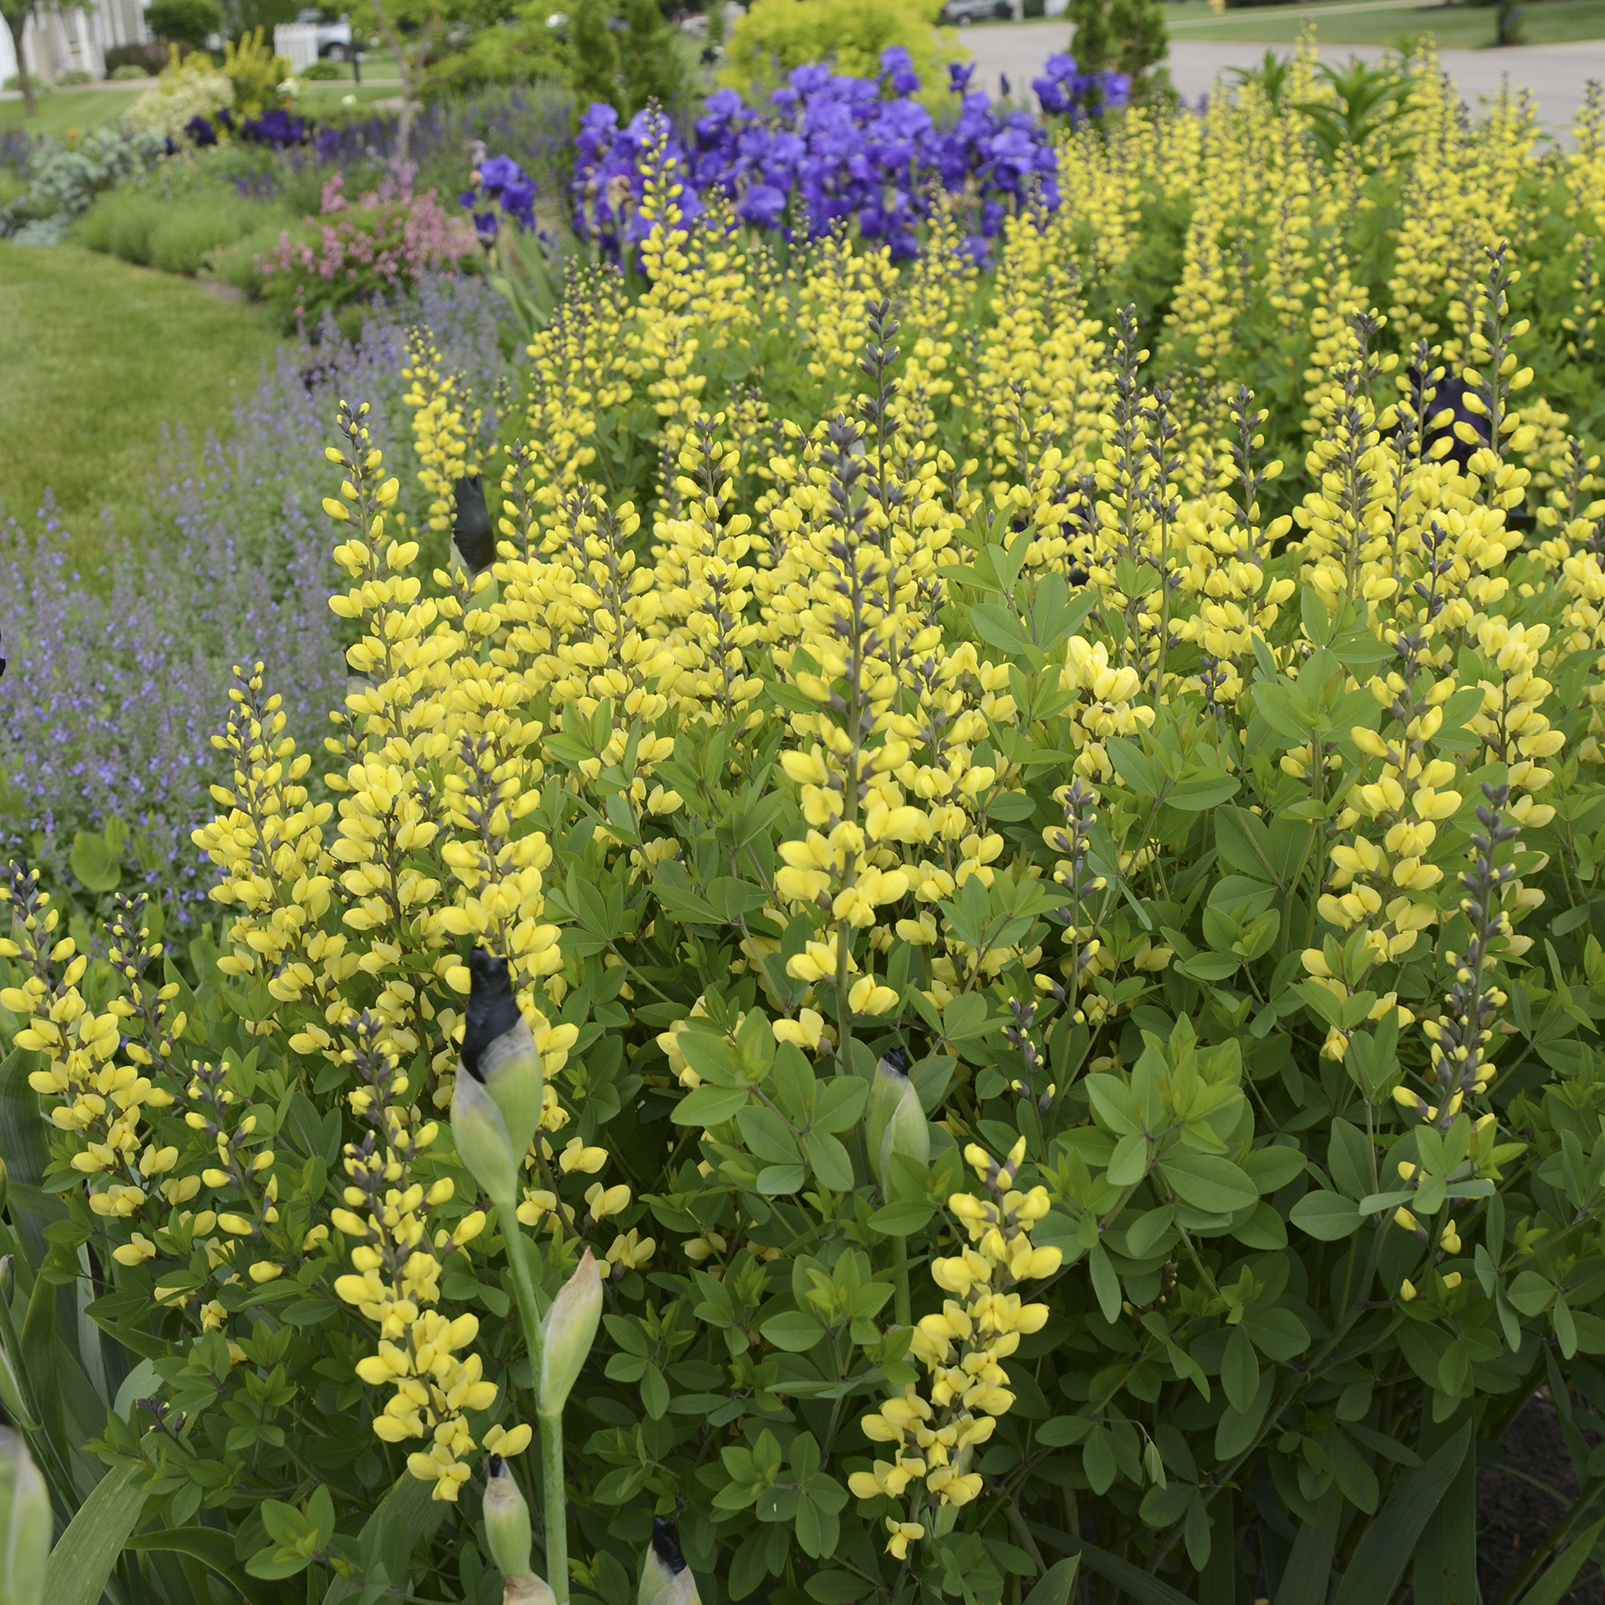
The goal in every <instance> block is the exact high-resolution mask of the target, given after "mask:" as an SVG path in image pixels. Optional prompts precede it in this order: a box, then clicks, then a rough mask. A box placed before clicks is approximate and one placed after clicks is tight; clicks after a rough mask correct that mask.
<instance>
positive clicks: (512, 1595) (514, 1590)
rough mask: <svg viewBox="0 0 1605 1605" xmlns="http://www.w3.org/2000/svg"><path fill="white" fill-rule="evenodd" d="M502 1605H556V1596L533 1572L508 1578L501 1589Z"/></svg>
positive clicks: (549, 1586) (542, 1579) (544, 1581)
mask: <svg viewBox="0 0 1605 1605" xmlns="http://www.w3.org/2000/svg"><path fill="white" fill-rule="evenodd" d="M502 1605H557V1595H556V1594H554V1593H553V1592H552V1590H551V1585H550V1584H548V1583H547V1582H546V1580H545V1579H544V1578H541V1577H537V1576H536V1575H535V1574H534V1572H525V1573H524V1575H523V1576H522V1577H509V1578H508V1579H507V1580H506V1582H505V1584H504V1585H503V1589H502Z"/></svg>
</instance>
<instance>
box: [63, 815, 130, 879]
mask: <svg viewBox="0 0 1605 1605" xmlns="http://www.w3.org/2000/svg"><path fill="white" fill-rule="evenodd" d="M67 862H68V863H69V864H70V865H71V866H72V872H73V874H74V876H76V877H77V879H78V882H79V884H80V885H81V886H82V887H83V888H84V890H85V891H86V892H96V893H100V892H115V891H116V890H117V888H118V887H119V886H121V885H122V883H123V866H122V865H121V864H120V863H119V862H118V860H117V854H116V853H114V852H113V851H112V849H111V847H110V845H109V844H108V843H107V841H106V838H105V837H104V836H97V835H92V834H90V833H89V832H86V831H82V830H80V831H79V832H78V833H77V834H76V835H75V836H74V837H73V839H72V851H71V853H69V854H68V855H67Z"/></svg>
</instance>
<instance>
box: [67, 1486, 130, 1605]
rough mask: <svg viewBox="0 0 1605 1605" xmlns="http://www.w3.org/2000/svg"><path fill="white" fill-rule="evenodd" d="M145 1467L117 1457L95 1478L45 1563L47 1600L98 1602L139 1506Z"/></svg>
mask: <svg viewBox="0 0 1605 1605" xmlns="http://www.w3.org/2000/svg"><path fill="white" fill-rule="evenodd" d="M144 1471H145V1468H144V1467H143V1466H141V1465H140V1464H139V1463H138V1462H137V1461H134V1460H124V1461H121V1462H119V1463H118V1464H117V1465H116V1466H114V1467H113V1468H112V1469H111V1470H110V1471H108V1472H107V1473H106V1475H105V1476H104V1477H102V1478H101V1479H100V1481H99V1482H98V1483H96V1484H95V1488H94V1491H93V1492H92V1493H91V1494H90V1496H89V1497H88V1498H87V1499H86V1500H85V1501H84V1502H83V1504H82V1505H80V1506H79V1507H78V1514H77V1515H76V1516H74V1517H73V1519H72V1520H71V1521H70V1522H69V1523H68V1524H67V1530H66V1532H64V1533H63V1534H62V1535H61V1542H60V1543H58V1544H57V1545H56V1547H55V1548H54V1549H53V1550H52V1551H51V1552H50V1563H49V1564H48V1565H47V1566H46V1567H45V1598H46V1599H47V1600H49V1601H50V1605H99V1600H100V1596H101V1594H102V1593H103V1592H104V1590H105V1587H106V1580H107V1579H108V1578H109V1577H110V1576H111V1574H112V1571H113V1569H114V1568H115V1567H116V1565H117V1557H118V1556H119V1555H121V1554H122V1552H123V1546H124V1544H126V1543H127V1542H128V1535H129V1534H130V1533H132V1532H133V1530H134V1526H135V1524H136V1523H137V1522H138V1521H139V1513H140V1511H141V1510H143V1509H144V1508H145V1483H144Z"/></svg>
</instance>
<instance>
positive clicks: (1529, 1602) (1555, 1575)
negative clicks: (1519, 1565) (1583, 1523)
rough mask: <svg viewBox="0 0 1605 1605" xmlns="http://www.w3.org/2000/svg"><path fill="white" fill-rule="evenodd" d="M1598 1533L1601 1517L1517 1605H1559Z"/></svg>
mask: <svg viewBox="0 0 1605 1605" xmlns="http://www.w3.org/2000/svg"><path fill="white" fill-rule="evenodd" d="M1602 1530H1605V1516H1601V1517H1600V1518H1599V1520H1598V1521H1596V1522H1595V1523H1594V1525H1593V1526H1592V1527H1590V1528H1589V1529H1588V1531H1587V1532H1586V1533H1584V1534H1582V1536H1581V1537H1579V1538H1576V1539H1574V1540H1573V1541H1572V1543H1571V1544H1570V1545H1569V1546H1568V1547H1567V1549H1566V1553H1565V1554H1564V1555H1562V1556H1561V1557H1560V1559H1559V1560H1557V1561H1556V1562H1555V1564H1554V1565H1553V1566H1551V1567H1550V1568H1549V1570H1548V1571H1547V1572H1545V1573H1544V1575H1543V1576H1542V1577H1540V1578H1539V1579H1538V1581H1537V1582H1536V1583H1534V1584H1533V1586H1532V1587H1531V1588H1530V1589H1528V1591H1527V1592H1526V1593H1525V1594H1523V1595H1522V1596H1521V1605H1561V1601H1562V1600H1564V1599H1565V1598H1566V1596H1567V1594H1568V1593H1570V1591H1571V1586H1572V1579H1573V1578H1574V1577H1576V1575H1577V1574H1578V1573H1579V1572H1580V1571H1581V1570H1582V1569H1583V1564H1584V1562H1585V1561H1586V1560H1587V1559H1588V1557H1589V1555H1590V1554H1591V1553H1592V1552H1593V1548H1594V1545H1595V1544H1596V1543H1597V1542H1598V1541H1599V1536H1600V1533H1601V1531H1602Z"/></svg>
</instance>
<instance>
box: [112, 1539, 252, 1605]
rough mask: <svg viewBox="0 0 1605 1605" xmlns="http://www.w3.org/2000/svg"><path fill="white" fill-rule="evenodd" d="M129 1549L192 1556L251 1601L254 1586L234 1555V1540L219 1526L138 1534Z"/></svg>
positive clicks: (143, 1552)
mask: <svg viewBox="0 0 1605 1605" xmlns="http://www.w3.org/2000/svg"><path fill="white" fill-rule="evenodd" d="M127 1547H128V1548H129V1549H136V1550H138V1551H139V1552H140V1553H141V1554H142V1555H143V1554H169V1555H188V1556H189V1557H190V1559H191V1560H198V1561H200V1562H201V1563H202V1565H205V1566H209V1567H210V1568H211V1569H212V1570H213V1571H214V1572H216V1573H217V1575H218V1576H219V1577H222V1578H224V1579H226V1580H227V1581H228V1582H229V1583H230V1584H231V1585H232V1586H233V1587H234V1588H237V1589H238V1590H239V1591H240V1594H241V1595H242V1596H243V1597H244V1598H246V1599H249V1598H250V1597H251V1586H250V1582H249V1579H247V1577H246V1575H245V1573H244V1572H243V1571H241V1570H240V1567H239V1563H238V1561H237V1560H236V1558H235V1554H234V1540H233V1539H232V1538H230V1537H229V1535H228V1534H227V1533H221V1532H219V1531H218V1530H217V1529H216V1528H215V1527H169V1528H166V1529H165V1530H163V1531H161V1532H155V1533H135V1534H134V1536H133V1537H132V1538H130V1539H129V1540H128V1544H127Z"/></svg>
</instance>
